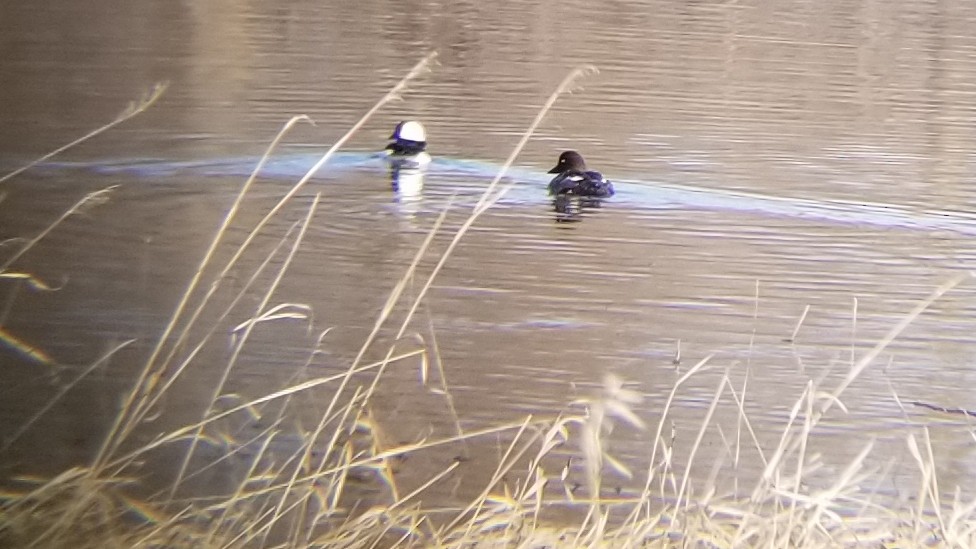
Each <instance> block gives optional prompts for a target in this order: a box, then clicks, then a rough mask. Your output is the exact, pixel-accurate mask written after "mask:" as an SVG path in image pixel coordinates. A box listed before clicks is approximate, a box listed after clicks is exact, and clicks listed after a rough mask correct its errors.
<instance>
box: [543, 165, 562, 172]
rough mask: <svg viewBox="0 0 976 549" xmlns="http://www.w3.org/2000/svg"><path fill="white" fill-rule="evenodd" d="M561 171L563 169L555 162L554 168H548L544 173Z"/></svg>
mask: <svg viewBox="0 0 976 549" xmlns="http://www.w3.org/2000/svg"><path fill="white" fill-rule="evenodd" d="M562 171H563V169H562V168H560V167H559V165H558V164H557V165H556V167H555V168H553V169H551V170H549V171H548V172H546V173H562Z"/></svg>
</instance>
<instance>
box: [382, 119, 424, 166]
mask: <svg viewBox="0 0 976 549" xmlns="http://www.w3.org/2000/svg"><path fill="white" fill-rule="evenodd" d="M426 149H427V132H426V130H424V126H423V124H421V123H420V122H417V121H415V120H405V121H403V122H400V123H399V124H397V125H396V129H394V130H393V134H392V135H390V143H389V144H388V145H387V146H386V150H387V155H388V158H389V159H390V160H392V161H395V162H400V163H403V164H407V165H416V166H423V165H426V164H427V163H429V162H430V155H428V154H427V153H426V152H425V151H426Z"/></svg>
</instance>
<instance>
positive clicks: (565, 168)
mask: <svg viewBox="0 0 976 549" xmlns="http://www.w3.org/2000/svg"><path fill="white" fill-rule="evenodd" d="M549 173H554V174H558V175H556V177H554V178H553V179H552V181H550V182H549V194H551V195H556V196H565V195H572V196H587V197H593V198H606V197H609V196H613V183H611V182H610V181H609V180H607V178H605V177H603V174H602V173H600V172H596V171H592V170H587V169H586V161H584V160H583V155H581V154H580V153H578V152H576V151H565V152H564V153H562V154H560V155H559V161H558V162H557V163H556V167H555V168H553V169H551V170H549Z"/></svg>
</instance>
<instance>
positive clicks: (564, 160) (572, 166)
mask: <svg viewBox="0 0 976 549" xmlns="http://www.w3.org/2000/svg"><path fill="white" fill-rule="evenodd" d="M571 170H572V171H578V172H583V171H586V162H584V161H583V156H582V155H581V154H580V153H578V152H576V151H566V152H564V153H562V154H561V155H559V162H557V163H556V167H555V168H553V169H551V170H549V173H563V172H568V171H571Z"/></svg>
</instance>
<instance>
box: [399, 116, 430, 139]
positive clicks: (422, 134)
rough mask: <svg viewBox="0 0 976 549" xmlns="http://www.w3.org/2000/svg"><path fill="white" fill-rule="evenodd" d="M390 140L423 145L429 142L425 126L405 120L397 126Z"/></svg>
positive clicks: (414, 121)
mask: <svg viewBox="0 0 976 549" xmlns="http://www.w3.org/2000/svg"><path fill="white" fill-rule="evenodd" d="M390 139H394V140H397V141H414V142H417V143H423V142H425V141H427V131H426V130H424V125H423V124H421V123H420V122H417V121H416V120H404V121H403V122H400V123H399V124H397V125H396V128H395V129H394V130H393V135H391V136H390Z"/></svg>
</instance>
